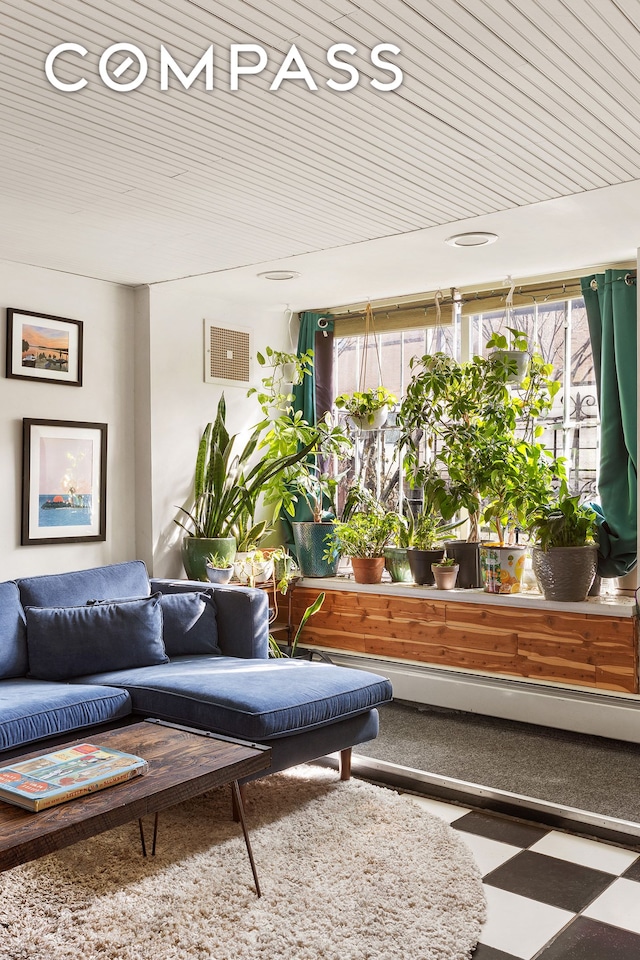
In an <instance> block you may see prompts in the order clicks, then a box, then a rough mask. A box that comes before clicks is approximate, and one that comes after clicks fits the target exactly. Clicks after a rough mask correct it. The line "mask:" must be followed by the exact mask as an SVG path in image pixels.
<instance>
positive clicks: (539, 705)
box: [326, 650, 640, 743]
mask: <svg viewBox="0 0 640 960" xmlns="http://www.w3.org/2000/svg"><path fill="white" fill-rule="evenodd" d="M326 653H328V654H329V656H330V657H331V659H332V661H333V662H334V663H338V664H342V665H343V666H345V667H354V668H356V669H361V670H371V671H373V672H374V673H380V674H382V675H383V676H385V677H388V679H389V680H391V682H392V684H393V692H394V697H395V699H396V700H408V701H410V702H412V703H424V704H429V705H430V706H434V707H448V708H449V709H451V710H465V711H467V712H468V713H479V714H483V715H484V716H489V717H500V718H501V719H503V720H519V721H521V722H522V723H535V724H540V725H541V726H545V727H554V728H555V729H558V730H571V731H573V732H574V733H586V734H590V735H592V736H598V737H611V738H612V739H614V740H626V741H628V742H629V743H640V697H636V696H634V695H633V694H622V693H620V694H617V693H610V692H608V691H598V692H597V693H596V692H592V691H590V690H576V689H573V688H568V687H562V686H555V685H551V684H542V683H535V682H533V681H528V680H520V679H518V680H512V679H507V678H503V677H487V676H479V675H477V674H471V673H465V672H464V671H461V670H447V669H445V668H440V667H431V666H427V665H424V664H413V663H411V664H406V663H399V662H398V661H395V660H393V661H392V660H384V659H377V658H375V657H363V656H357V655H351V654H347V653H342V652H336V651H335V650H326Z"/></svg>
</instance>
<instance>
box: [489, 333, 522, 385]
mask: <svg viewBox="0 0 640 960" xmlns="http://www.w3.org/2000/svg"><path fill="white" fill-rule="evenodd" d="M495 337H496V334H494V335H493V337H492V338H491V339H492V340H493V339H494V338H495ZM502 339H504V341H505V344H506V338H504V337H503V338H502ZM490 342H491V341H489V343H490ZM489 359H490V360H492V361H493V362H494V363H496V364H501V365H502V366H503V367H505V368H506V369H507V370H508V373H507V376H506V382H507V383H510V384H512V385H513V386H520V384H521V383H522V381H523V380H524V378H525V377H526V375H527V371H528V369H529V354H528V353H524V352H523V351H522V350H492V351H491V353H490V354H489Z"/></svg>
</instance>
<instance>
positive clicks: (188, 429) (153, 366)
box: [138, 275, 297, 577]
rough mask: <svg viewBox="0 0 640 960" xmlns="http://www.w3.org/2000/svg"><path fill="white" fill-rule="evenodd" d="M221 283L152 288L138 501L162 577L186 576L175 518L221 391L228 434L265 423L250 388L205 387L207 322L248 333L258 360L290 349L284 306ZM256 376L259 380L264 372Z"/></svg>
mask: <svg viewBox="0 0 640 960" xmlns="http://www.w3.org/2000/svg"><path fill="white" fill-rule="evenodd" d="M216 283H217V280H216V276H215V275H212V276H210V277H200V278H193V279H188V280H180V281H175V282H172V283H166V284H157V285H154V286H152V287H151V289H150V295H149V310H150V325H149V329H150V353H149V356H150V363H149V369H150V376H149V391H150V402H149V405H148V413H149V418H150V431H149V442H150V449H149V451H148V452H149V463H148V466H147V468H146V470H145V471H144V472H143V471H141V472H140V474H139V478H138V482H139V485H142V487H143V489H140V487H139V489H138V501H140V499H141V497H142V498H144V497H148V498H150V499H149V502H150V504H151V510H152V516H151V525H150V530H148V531H147V532H146V535H145V536H144V537H143V538H141V539H139V541H138V551H139V555H140V556H141V557H143V558H144V559H145V560H146V561H147V564H148V566H149V569H150V570H152V571H153V573H154V575H155V576H158V577H177V576H184V571H183V568H182V563H181V560H180V541H181V539H182V535H183V534H182V530H181V529H180V527H178V525H177V524H176V523H175V522H174V518H175V517H177V516H178V515H179V514H178V510H177V507H178V506H180V505H182V504H185V503H187V502H188V500H189V496H190V491H191V489H192V483H193V473H194V468H195V459H196V452H197V448H198V442H199V439H200V436H201V434H202V431H203V429H204V427H205V426H206V424H207V423H208V422H209V421H210V420H213V419H214V417H215V413H216V407H217V404H218V400H219V398H220V395H221V393H222V392H223V391H224V395H225V400H226V404H227V427H228V429H229V432H230V433H236V432H239V431H242V430H244V429H247V428H248V427H249V426H251V425H253V424H254V423H256V422H257V420H258V417H259V409H258V407H257V404H256V401H255V400H254V399H247V397H246V392H247V387H246V386H244V385H243V386H236V385H232V386H228V385H224V386H220V385H218V384H210V383H205V382H204V355H203V349H204V346H203V344H204V333H203V330H204V320H205V319H207V320H213V321H217V322H219V323H220V324H221V325H231V326H234V325H235V326H239V327H245V328H250V329H251V330H252V331H253V336H254V340H253V352H254V354H255V351H256V350H263V349H264V347H265V346H266V345H267V344H269V345H271V346H273V347H276V348H278V349H285V350H286V349H289V348H290V345H291V344H290V339H289V331H288V325H287V320H286V317H285V310H284V305H282V304H278V305H277V306H274V305H272V306H267V305H266V302H267V297H266V296H265V305H263V306H256V302H255V298H254V300H253V303H252V302H250V301H249V300H248V299H246V300H245V299H243V295H242V290H241V289H240V290H239V291H238V295H237V296H236V297H234V298H233V299H232V298H230V297H228V296H227V297H226V298H223V297H221V296H220V295H219V294H217V293H216ZM139 320H140V318H138V321H139ZM296 336H297V331H296ZM255 366H256V367H257V364H256V365H255ZM254 372H255V374H256V376H255V377H254V380H256V381H257V382H259V379H260V372H259V368H258V369H257V370H255V368H254ZM143 455H144V454H143V452H142V450H141V448H140V447H139V456H143ZM143 541H144V542H143Z"/></svg>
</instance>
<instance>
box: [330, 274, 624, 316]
mask: <svg viewBox="0 0 640 960" xmlns="http://www.w3.org/2000/svg"><path fill="white" fill-rule="evenodd" d="M611 269H614V270H615V269H619V270H627V271H628V273H627V277H628V278H629V279H628V280H627V277H621V278H620V279H624V280H625V281H626V282H627V283H629V282H631V283H634V282H635V278H634V277H635V272H636V264H635V263H633V262H630V261H627V262H624V263H615V264H609V265H607V266H598V267H585V268H584V270H581V276H585V275H589V274H591V273H603V272H604V271H605V270H611ZM510 288H511V287H510V284H504V285H495V286H493V287H488V286H484V285H482V289H479V290H469V289H468V288H467V289H466V290H465V289H464V288H463V289H462V290H458V289H457V288H456V287H451V288H450V293H449V294H448V295H446V296H442V297H440V298H439V302H440V305H441V306H447V305H449V306H450V305H451V304H453V303H460V304H469V303H475V302H478V303H480V302H482V301H483V300H495V299H496V298H502V297H506V295H507V294H508V292H509V290H510ZM567 288H576V289H577V290H578V291H580V294H581V290H580V276H576V275H575V274H574V275H573V276H566V275H565V276H564V277H563V276H558V277H553V276H550V277H549V278H548V279H543V278H538V279H534V280H530V281H529V282H528V283H527V281H526V280H523V281H521V282H520V283H517V284H516V286H515V290H514V295H515V296H521V297H522V296H529V297H533V298H534V300H535V298H536V296H543V297H545V298H546V299H548V298H549V297H551V296H552V295H553V294H554V293H557V292H558V291H562V292H563V293H564V292H566V290H567ZM436 293H437V291H433V292H429V293H425V294H423V295H422V296H416V297H413V298H412V297H407V298H406V299H403V298H398V300H397V301H395V302H394V301H393V300H392V299H390V300H388V301H385V300H380V301H378V302H376V301H373V302H372V304H371V305H372V308H373V312H374V315H375V314H389V313H395V312H400V311H404V310H416V309H426V308H427V307H433V306H434V305H435V297H436ZM366 306H367V305H366V303H362V304H360V303H357V304H351V305H348V306H344V307H335V306H334V307H329V308H324V309H316V310H314V311H313V312H316V313H325V314H327V315H328V316H331V317H332V318H333V319H334V320H337V321H340V320H347V319H349V320H351V319H354V318H356V317H358V316H360V315H364V312H365V310H366ZM479 312H480V311H479Z"/></svg>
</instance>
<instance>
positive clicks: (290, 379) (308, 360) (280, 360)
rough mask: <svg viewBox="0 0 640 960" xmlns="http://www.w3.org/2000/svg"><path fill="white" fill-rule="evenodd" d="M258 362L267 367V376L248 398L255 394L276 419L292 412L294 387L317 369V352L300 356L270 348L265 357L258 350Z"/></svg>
mask: <svg viewBox="0 0 640 960" xmlns="http://www.w3.org/2000/svg"><path fill="white" fill-rule="evenodd" d="M256 359H257V361H258V363H259V365H260V366H261V367H264V368H265V376H264V377H263V378H262V381H261V383H262V386H261V388H260V389H257V388H256V387H251V388H250V389H249V390H248V391H247V396H248V397H250V396H253V395H254V394H255V395H256V396H257V398H258V403H259V404H260V406H261V407H262V409H263V412H264V413H266V414H267V415H268V416H270V417H272V418H273V419H275V418H277V417H279V416H281V415H282V414H283V413H286V412H287V411H288V410H290V409H291V407H292V404H293V387H294V386H296V384H299V383H302V381H303V380H304V378H305V376H306V375H307V374H308V373H310V372H311V370H312V369H313V350H307V351H306V353H303V354H302V355H301V356H298V355H297V354H296V353H286V352H284V351H282V350H274V349H273V347H269V346H268V347H266V348H265V351H264V354H262V353H260V352H259V351H258V353H257V354H256Z"/></svg>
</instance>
